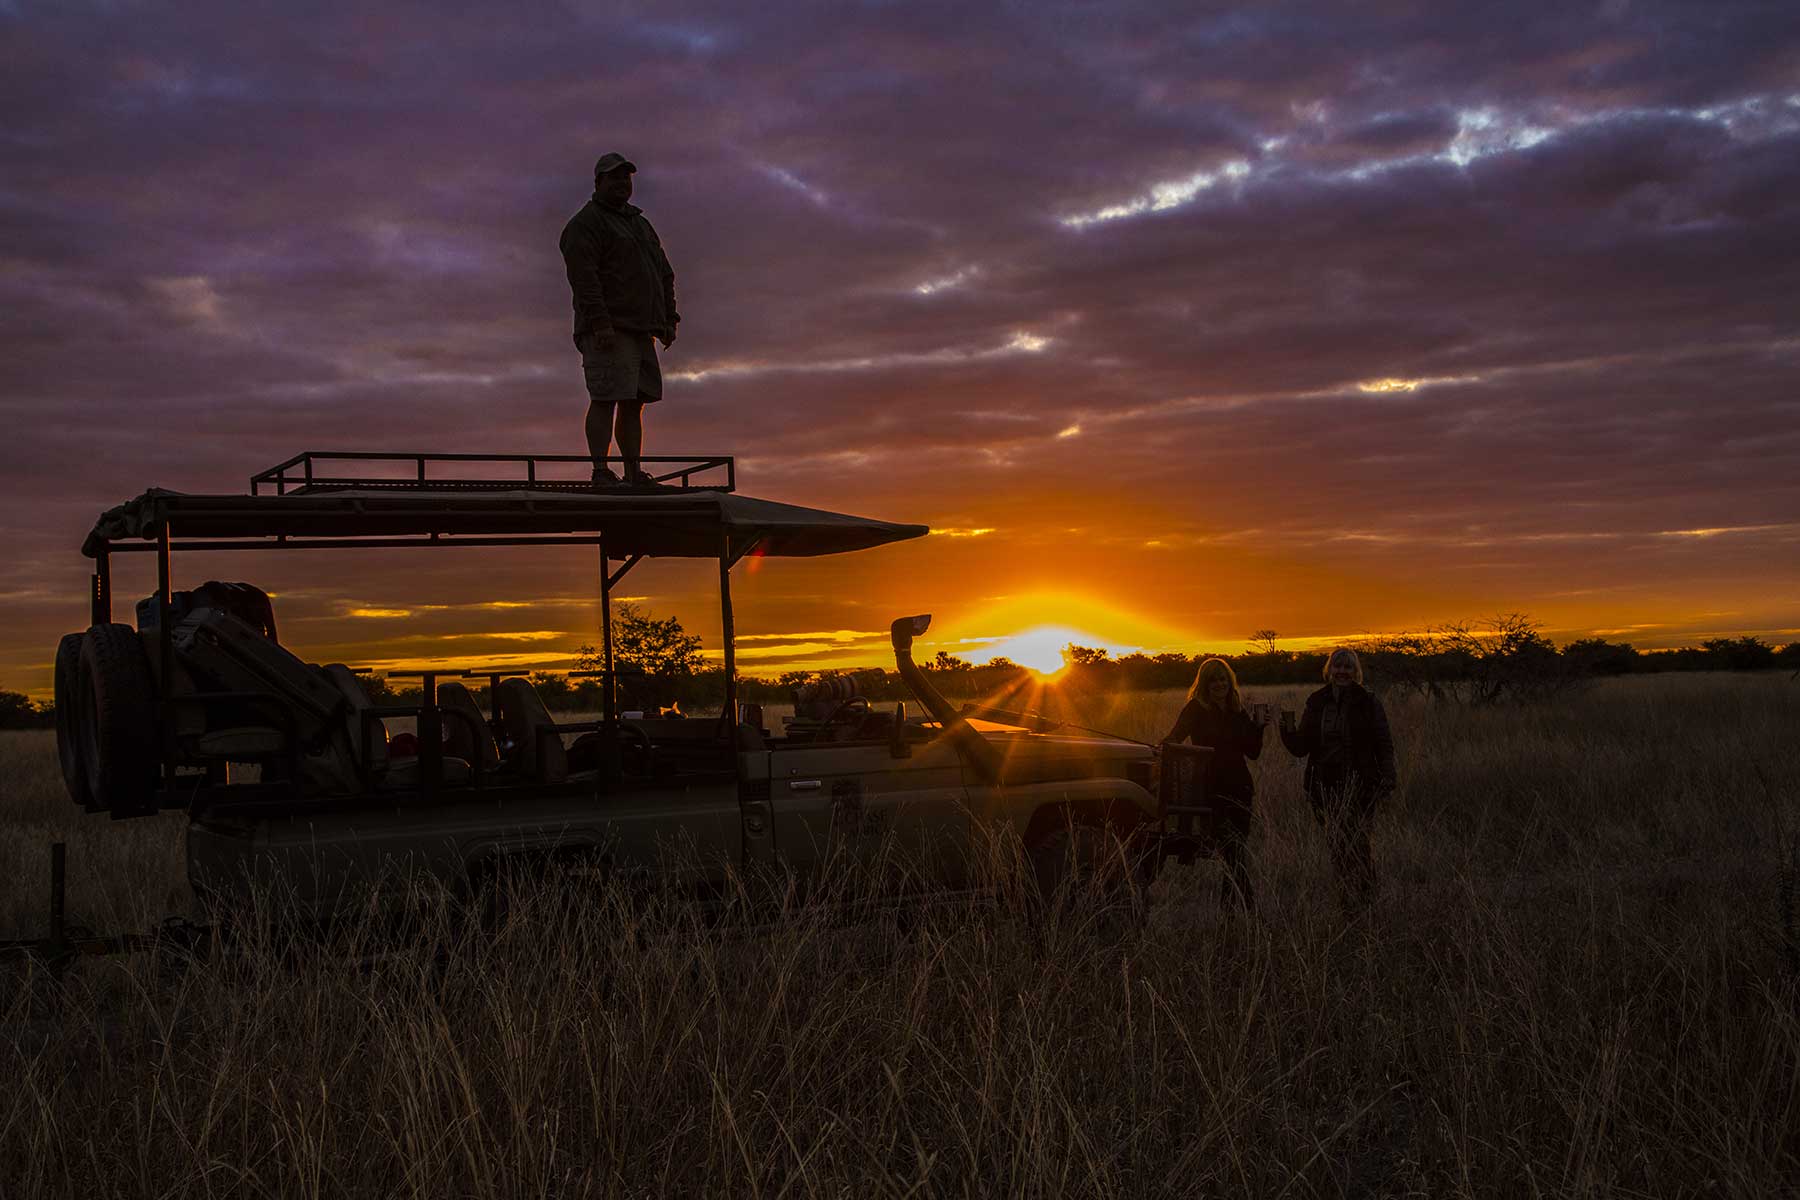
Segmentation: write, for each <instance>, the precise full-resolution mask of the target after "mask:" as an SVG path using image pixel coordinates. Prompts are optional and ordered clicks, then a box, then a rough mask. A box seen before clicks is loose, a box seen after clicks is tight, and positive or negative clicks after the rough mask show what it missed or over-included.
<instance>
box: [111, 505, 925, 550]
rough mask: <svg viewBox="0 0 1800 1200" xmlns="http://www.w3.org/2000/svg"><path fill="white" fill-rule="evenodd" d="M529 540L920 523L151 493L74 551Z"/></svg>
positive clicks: (734, 536)
mask: <svg viewBox="0 0 1800 1200" xmlns="http://www.w3.org/2000/svg"><path fill="white" fill-rule="evenodd" d="M164 523H167V525H168V528H169V533H170V536H171V537H173V538H175V539H182V540H192V539H209V540H233V539H249V538H270V537H276V536H284V537H289V538H307V539H330V538H344V539H350V538H372V537H424V536H427V535H431V534H438V535H441V536H442V537H443V538H445V539H451V538H455V537H479V536H486V537H496V536H500V537H504V536H515V537H531V536H551V535H564V536H566V535H603V536H604V537H605V539H606V550H607V555H608V557H610V558H625V557H628V556H631V555H638V554H642V555H645V556H647V557H651V558H716V557H718V556H719V555H720V553H721V552H722V551H723V552H725V553H728V554H730V555H732V556H736V555H739V554H743V553H746V552H750V551H752V548H754V553H756V554H759V555H771V556H780V557H811V556H815V555H822V554H843V553H846V552H848V551H852V550H866V549H868V548H870V547H873V546H880V545H885V544H886V543H888V542H898V541H905V540H907V539H909V538H916V537H922V536H924V535H925V534H926V533H928V532H930V530H929V529H928V528H927V527H926V526H924V525H907V524H897V523H894V522H890V521H878V520H874V519H872V518H869V517H858V516H852V515H850V514H848V513H838V512H829V511H826V510H824V509H818V508H805V507H802V506H800V505H797V504H783V503H780V502H778V501H774V500H760V499H757V498H756V497H754V496H742V495H738V494H736V493H731V492H716V491H704V490H680V489H669V490H668V491H666V492H636V493H632V492H600V491H596V492H577V491H546V490H532V489H529V488H520V489H518V490H514V491H505V490H493V491H480V492H470V491H429V490H425V489H422V488H421V489H404V490H397V489H376V488H368V489H357V488H345V489H342V490H334V491H330V492H325V493H317V494H305V495H294V494H289V495H285V496H267V495H265V496H245V495H229V496H218V495H194V494H188V493H183V492H170V491H163V490H161V489H156V488H153V489H151V490H150V491H147V492H145V493H144V494H143V495H141V496H139V497H137V498H136V499H134V500H129V501H127V502H126V503H124V504H121V505H119V506H118V507H117V508H112V509H109V510H107V511H106V512H105V513H103V514H101V516H100V519H99V520H98V521H97V522H95V524H94V528H93V530H92V532H90V533H89V534H88V536H87V540H86V541H85V542H84V543H83V545H82V553H83V554H86V555H87V556H88V557H90V558H92V557H95V556H97V555H98V554H99V553H100V550H101V548H102V546H103V545H104V544H105V543H108V542H118V541H130V540H137V539H153V538H155V537H156V536H157V534H158V531H159V530H160V529H161V527H162V526H163V524H164Z"/></svg>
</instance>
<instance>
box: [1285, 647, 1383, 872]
mask: <svg viewBox="0 0 1800 1200" xmlns="http://www.w3.org/2000/svg"><path fill="white" fill-rule="evenodd" d="M1362 681H1363V670H1362V660H1361V659H1359V658H1357V657H1356V651H1354V650H1352V649H1350V648H1349V647H1348V646H1340V647H1338V648H1337V649H1336V650H1333V651H1332V652H1331V654H1330V655H1329V656H1327V658H1326V659H1325V686H1324V687H1322V688H1320V689H1319V690H1318V691H1316V692H1314V693H1313V694H1312V695H1310V696H1308V697H1307V698H1306V711H1305V712H1304V713H1303V714H1301V717H1300V721H1299V724H1298V726H1295V725H1294V724H1293V723H1292V722H1291V720H1290V718H1291V717H1292V715H1293V714H1291V713H1283V714H1282V721H1281V741H1282V744H1283V745H1285V746H1286V747H1287V748H1288V752H1289V753H1291V754H1292V755H1294V757H1296V758H1304V759H1305V760H1306V778H1305V788H1306V798H1307V800H1308V802H1310V803H1311V804H1312V810H1313V816H1314V817H1316V818H1317V819H1318V821H1319V823H1320V824H1321V825H1323V826H1324V827H1325V840H1326V843H1327V844H1328V845H1329V846H1330V848H1331V865H1332V867H1333V869H1334V870H1336V872H1337V877H1338V884H1339V886H1340V887H1342V888H1343V889H1344V892H1345V895H1346V898H1347V899H1349V900H1350V901H1351V902H1352V903H1353V904H1355V905H1357V906H1359V907H1360V906H1363V905H1366V904H1368V902H1369V901H1370V900H1371V899H1373V897H1374V894H1375V857H1374V854H1373V852H1372V851H1371V848H1370V845H1369V824H1370V822H1371V820H1372V819H1373V818H1374V815H1375V808H1376V806H1377V805H1378V804H1380V802H1381V801H1382V799H1383V798H1385V797H1386V796H1387V795H1388V794H1389V793H1391V792H1392V791H1393V790H1394V737H1393V733H1392V732H1391V731H1390V730H1389V728H1388V719H1387V710H1386V709H1384V708H1382V706H1381V701H1380V700H1377V699H1376V698H1375V696H1374V694H1373V693H1371V692H1370V691H1369V690H1368V689H1367V688H1365V687H1363V682H1362Z"/></svg>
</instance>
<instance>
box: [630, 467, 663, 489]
mask: <svg viewBox="0 0 1800 1200" xmlns="http://www.w3.org/2000/svg"><path fill="white" fill-rule="evenodd" d="M625 482H626V483H628V484H630V485H631V486H632V487H660V486H661V485H660V484H658V483H657V482H656V480H655V479H653V478H651V476H650V473H649V472H648V471H646V470H644V469H643V468H642V467H631V466H628V467H626V468H625Z"/></svg>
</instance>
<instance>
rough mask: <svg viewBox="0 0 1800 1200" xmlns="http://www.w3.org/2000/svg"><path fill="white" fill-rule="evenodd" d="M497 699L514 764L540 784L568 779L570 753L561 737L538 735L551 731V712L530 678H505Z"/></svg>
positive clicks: (501, 683)
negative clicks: (511, 745)
mask: <svg viewBox="0 0 1800 1200" xmlns="http://www.w3.org/2000/svg"><path fill="white" fill-rule="evenodd" d="M495 697H496V699H497V700H498V702H499V705H500V720H501V725H502V727H503V728H504V729H505V731H506V738H507V740H508V741H510V742H511V743H512V744H513V752H512V753H513V761H514V762H516V763H517V764H518V765H519V768H520V769H521V770H522V771H523V772H524V773H525V774H526V775H529V776H531V777H532V778H533V779H536V780H537V781H538V782H539V783H561V782H562V781H563V780H565V779H567V778H568V777H569V753H568V751H567V750H566V749H564V747H563V743H562V735H561V734H554V733H546V734H539V733H538V730H540V729H545V728H552V727H554V726H555V724H556V722H554V721H552V720H551V719H550V710H549V709H547V708H545V707H544V701H543V700H542V699H541V698H540V697H539V696H538V694H537V689H536V688H534V687H532V686H531V681H530V680H529V679H520V678H518V677H516V676H515V677H514V678H512V679H502V680H501V681H500V687H499V690H498V691H497V692H496V693H495Z"/></svg>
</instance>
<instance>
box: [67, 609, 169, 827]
mask: <svg viewBox="0 0 1800 1200" xmlns="http://www.w3.org/2000/svg"><path fill="white" fill-rule="evenodd" d="M77 679H78V681H79V684H80V687H79V697H80V699H79V704H80V716H79V717H78V722H79V725H80V745H81V758H82V766H83V771H84V773H85V774H86V776H87V782H88V787H89V788H90V789H91V790H92V792H93V798H94V803H95V804H96V805H98V806H99V807H101V808H104V809H106V810H107V811H108V812H110V813H112V815H113V816H114V817H115V818H117V817H139V816H145V815H147V814H150V813H154V812H156V811H157V796H156V783H157V779H156V776H157V768H158V767H159V766H160V765H161V763H160V762H159V760H158V756H157V753H156V687H155V685H154V684H153V683H152V682H151V678H150V660H149V659H148V658H146V657H145V655H144V644H143V642H142V641H141V640H139V638H138V635H137V633H136V631H135V630H133V629H132V628H131V626H129V625H96V626H94V627H93V628H92V629H89V630H88V631H87V636H85V637H84V638H82V640H81V664H80V669H79V671H78V672H77Z"/></svg>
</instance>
